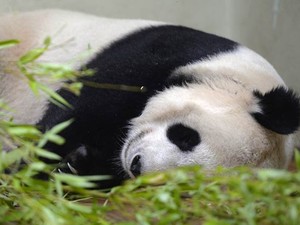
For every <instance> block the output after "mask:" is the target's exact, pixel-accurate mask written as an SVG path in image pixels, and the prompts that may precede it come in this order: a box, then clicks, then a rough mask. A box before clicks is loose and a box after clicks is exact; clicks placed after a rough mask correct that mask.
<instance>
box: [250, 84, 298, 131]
mask: <svg viewBox="0 0 300 225" xmlns="http://www.w3.org/2000/svg"><path fill="white" fill-rule="evenodd" d="M254 95H255V96H256V97H257V98H258V99H259V105H260V107H261V109H262V113H252V116H253V117H254V118H255V119H256V120H257V121H258V122H259V123H260V124H261V125H262V126H264V127H266V128H267V129H269V130H272V131H274V132H276V133H279V134H291V133H294V132H295V131H296V130H297V129H298V127H299V123H300V99H299V97H298V96H297V95H296V94H295V93H294V92H293V91H292V90H289V89H287V88H285V87H277V88H274V89H272V90H271V91H269V92H267V93H266V94H262V93H260V92H259V91H255V92H254Z"/></svg>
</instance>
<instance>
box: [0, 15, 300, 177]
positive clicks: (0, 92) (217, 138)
mask: <svg viewBox="0 0 300 225" xmlns="http://www.w3.org/2000/svg"><path fill="white" fill-rule="evenodd" d="M0 28H1V32H0V39H12V38H13V39H20V40H21V41H22V44H21V45H20V46H17V47H14V48H11V49H7V50H3V51H2V52H0V57H1V60H2V63H1V64H0V66H1V67H2V68H1V70H2V73H3V71H4V73H3V74H1V75H0V81H1V83H0V97H1V98H3V99H4V100H6V101H7V102H8V103H9V104H10V106H11V107H12V108H13V109H15V115H14V117H15V120H16V121H17V122H26V123H33V124H36V123H37V124H38V125H39V126H41V127H43V128H44V129H49V128H51V127H52V126H54V125H56V124H58V123H60V122H63V121H65V120H68V119H70V118H75V122H74V123H73V124H72V125H71V126H70V127H69V128H67V129H66V130H65V131H64V132H62V135H63V136H64V137H65V138H66V140H67V142H66V144H65V145H63V146H55V145H52V146H51V145H49V146H48V148H49V149H51V150H52V151H54V152H56V153H58V154H59V155H61V156H63V157H67V159H69V160H71V161H72V162H71V164H72V169H74V168H75V169H76V170H77V171H78V172H79V173H80V174H112V175H115V176H116V177H118V176H123V175H118V173H119V172H120V171H119V169H118V168H117V166H116V160H117V161H119V164H120V162H121V163H122V165H123V169H124V170H125V172H126V173H127V174H128V175H129V176H135V175H137V174H139V173H144V172H148V171H154V170H161V169H167V168H171V167H175V166H181V165H190V164H201V165H203V166H204V167H207V168H213V167H215V166H217V165H224V166H236V165H242V164H245V165H250V166H258V167H275V168H284V167H286V166H287V164H288V162H289V160H290V158H291V155H292V151H293V150H292V149H293V142H292V133H293V132H294V131H295V130H296V129H297V128H298V125H299V100H298V99H297V98H296V96H295V95H294V94H293V93H292V92H291V91H289V90H287V89H286V88H284V87H285V85H284V83H283V81H282V79H281V78H280V76H279V75H278V74H277V72H276V71H275V70H274V68H273V67H272V66H271V65H270V64H269V63H268V62H267V61H266V60H265V59H263V58H262V57H261V56H259V55H257V54H256V53H254V52H253V51H251V50H249V49H247V48H246V47H243V46H240V45H239V44H237V43H235V42H233V41H230V40H227V39H224V38H221V37H218V36H215V35H211V34H207V33H204V32H201V31H196V30H193V29H190V28H186V27H182V26H175V25H167V24H163V23H159V22H153V21H142V20H115V19H106V18H98V17H95V16H89V15H85V14H80V13H75V12H66V11H60V10H46V11H37V12H32V13H23V14H17V15H9V16H5V17H3V19H1V20H0ZM46 36H52V39H53V42H54V45H59V46H60V47H58V48H55V49H53V50H50V51H49V52H47V53H46V54H45V55H44V56H43V57H42V58H41V59H39V60H40V61H47V62H64V63H66V62H70V61H75V62H76V63H75V64H74V67H75V68H78V69H79V68H91V69H95V70H96V74H95V75H94V76H92V77H88V78H84V81H85V82H86V83H88V82H92V83H95V84H103V83H104V84H114V85H127V86H134V87H144V90H146V91H145V92H142V91H141V92H138V91H137V92H133V91H125V90H116V89H113V88H112V89H101V88H95V87H90V86H85V87H84V88H83V90H82V93H81V96H80V97H79V98H78V97H76V96H74V95H73V94H71V93H69V92H67V91H65V90H60V87H61V84H55V85H53V88H54V89H55V90H57V91H58V92H59V93H60V94H61V95H62V96H63V97H64V98H66V99H67V100H68V101H69V103H71V104H72V105H73V110H63V109H61V108H58V107H57V106H55V105H53V104H49V103H48V102H47V100H46V99H44V98H43V97H40V98H38V99H37V98H36V97H33V96H32V94H31V92H30V90H29V88H27V87H24V83H23V82H22V81H20V79H19V78H18V77H15V76H13V77H12V76H10V75H9V74H6V73H5V71H8V70H7V65H9V64H5V62H4V63H3V61H4V60H6V61H8V60H15V59H16V58H18V57H19V56H20V55H22V54H23V53H24V52H26V51H27V50H29V49H31V48H33V47H36V46H38V45H39V44H41V43H42V42H43V40H44V38H45V37H46ZM89 47H90V48H91V49H92V50H93V51H94V53H93V54H91V55H89V56H88V57H86V56H85V57H83V58H80V60H77V61H76V56H78V55H80V54H81V53H82V52H84V51H86V50H87V49H88V48H89ZM3 59H4V60H3ZM5 67H6V69H3V68H5ZM279 86H280V88H277V87H279ZM274 88H277V89H274ZM272 90H273V91H272ZM262 104H265V105H262ZM273 104H275V106H273ZM281 104H286V105H282V107H281ZM278 105H279V106H278ZM273 109H274V110H277V111H278V112H277V111H276V112H274V113H273V112H272V110H273ZM265 112H266V113H265ZM266 114H268V115H266ZM268 116H269V117H268ZM271 120H272V121H271ZM274 120H275V121H274ZM130 121H131V125H130V126H128V124H129V122H130ZM281 121H282V122H281ZM122 139H123V140H125V142H124V143H122V141H121V140H122ZM122 145H123V147H122ZM81 146H84V148H83V147H81ZM75 149H80V151H77V152H78V154H79V155H77V157H76V159H74V157H73V158H72V156H71V157H69V158H68V156H67V155H69V154H70V153H72V152H73V151H74V150H75ZM82 149H85V150H84V151H82ZM121 149H122V151H121V154H120V150H121ZM80 154H81V155H80ZM73 167H74V168H73Z"/></svg>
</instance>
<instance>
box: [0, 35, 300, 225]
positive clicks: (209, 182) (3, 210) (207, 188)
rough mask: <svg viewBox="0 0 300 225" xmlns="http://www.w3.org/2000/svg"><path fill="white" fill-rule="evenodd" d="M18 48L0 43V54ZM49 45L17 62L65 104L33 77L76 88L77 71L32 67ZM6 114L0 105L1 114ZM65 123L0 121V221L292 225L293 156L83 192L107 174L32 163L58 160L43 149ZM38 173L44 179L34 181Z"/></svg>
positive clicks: (295, 216) (295, 199)
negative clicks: (43, 126)
mask: <svg viewBox="0 0 300 225" xmlns="http://www.w3.org/2000/svg"><path fill="white" fill-rule="evenodd" d="M17 43H18V42H17V41H14V40H12V41H5V42H0V49H1V48H5V47H11V46H13V45H15V44H17ZM50 44H51V40H50V39H46V40H45V42H44V46H43V47H41V48H38V49H35V50H32V51H30V52H29V53H27V54H25V55H24V56H22V57H21V59H20V60H19V61H18V63H17V64H18V66H19V68H20V69H21V70H22V71H23V72H24V76H25V77H26V78H27V79H28V84H29V85H30V87H31V88H32V89H33V91H34V92H35V93H36V94H39V92H40V91H42V92H44V93H46V94H48V95H49V96H50V98H52V99H53V101H55V102H56V103H58V104H66V102H65V101H64V100H61V99H60V97H57V96H56V95H55V94H53V92H52V91H49V90H48V89H49V88H48V87H47V86H46V85H45V84H43V83H42V81H40V80H39V77H44V76H46V74H49V77H48V78H50V80H52V79H53V80H54V81H58V80H61V79H63V80H71V81H72V82H70V83H68V84H66V85H69V89H70V90H72V89H73V91H74V90H75V91H74V92H75V93H76V94H78V91H79V89H80V87H81V84H79V83H78V82H77V81H76V79H77V78H78V76H80V75H82V74H83V73H81V72H80V73H79V72H77V71H73V70H72V69H71V67H69V66H66V65H58V64H40V63H37V59H38V58H39V57H40V56H41V55H43V54H44V52H45V51H46V50H47V49H48V48H49V45H50ZM89 73H90V72H87V74H89ZM72 85H73V86H72ZM104 88H105V87H104ZM9 110H10V109H9V107H8V106H7V105H5V103H4V102H1V101H0V116H1V114H2V115H5V114H6V112H8V111H9ZM70 123H72V121H66V122H64V123H62V124H58V125H57V126H55V127H53V128H52V129H51V130H49V131H47V132H46V133H44V134H43V133H41V132H40V131H39V130H38V129H37V128H35V127H34V126H30V125H27V124H15V123H14V122H13V120H12V121H5V120H1V119H0V137H1V139H0V143H2V145H3V144H5V145H6V146H7V145H8V146H10V147H11V148H13V150H12V151H9V152H4V151H2V150H1V149H2V146H0V214H1V215H2V216H1V217H0V224H8V225H9V224H24V225H29V224H30V225H40V224H45V225H63V224H103V225H108V224H119V225H125V224H126V225H135V224H142V225H149V224H161V225H163V224H174V225H175V224H206V225H216V224H239V225H240V224H263V225H264V224H265V225H269V224H289V225H293V224H295V225H296V224H299V221H300V213H299V212H300V192H299V187H300V171H299V168H300V156H299V153H298V152H296V157H295V158H296V164H297V166H298V171H297V172H288V171H283V170H273V169H249V168H243V167H241V168H234V169H223V168H218V169H216V170H215V171H210V172H209V173H208V172H207V171H206V172H205V171H203V170H202V169H201V168H199V167H197V166H195V167H187V168H178V169H175V170H171V171H167V172H162V173H155V174H148V175H144V176H140V177H138V178H137V179H135V180H130V181H128V182H126V183H125V184H124V185H122V186H119V187H115V188H113V189H112V190H110V191H109V192H103V191H100V190H93V189H87V188H93V187H94V183H93V181H95V180H101V179H108V177H106V176H89V177H79V176H75V175H70V174H60V173H57V172H56V170H55V168H54V166H52V165H48V164H45V163H44V162H42V161H41V160H39V157H44V158H48V159H59V158H60V157H59V156H57V155H55V154H54V153H51V152H48V151H46V150H45V149H43V146H45V144H46V143H47V142H48V141H51V142H55V143H57V144H62V143H64V139H63V138H62V137H60V136H59V135H58V133H59V132H60V131H61V130H63V129H64V128H65V127H67V126H68V125H69V124H70ZM21 162H25V163H26V164H25V165H23V164H22V165H21ZM6 170H10V174H7V173H5V171H6ZM40 172H43V173H45V174H47V175H48V176H49V180H40V179H37V178H36V175H37V174H38V173H40Z"/></svg>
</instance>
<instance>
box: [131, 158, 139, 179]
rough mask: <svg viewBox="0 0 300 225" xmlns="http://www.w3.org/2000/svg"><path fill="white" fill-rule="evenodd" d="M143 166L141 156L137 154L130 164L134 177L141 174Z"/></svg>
mask: <svg viewBox="0 0 300 225" xmlns="http://www.w3.org/2000/svg"><path fill="white" fill-rule="evenodd" d="M141 167H142V164H141V156H140V155H136V156H135V157H134V158H133V160H132V162H131V164H130V172H131V173H132V175H133V176H134V177H136V176H138V175H140V174H141Z"/></svg>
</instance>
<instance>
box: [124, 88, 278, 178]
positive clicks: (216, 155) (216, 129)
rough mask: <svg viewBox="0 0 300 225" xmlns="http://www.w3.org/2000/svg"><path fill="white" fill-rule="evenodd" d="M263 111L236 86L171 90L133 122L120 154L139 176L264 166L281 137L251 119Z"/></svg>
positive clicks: (153, 100)
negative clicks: (176, 169)
mask: <svg viewBox="0 0 300 225" xmlns="http://www.w3.org/2000/svg"><path fill="white" fill-rule="evenodd" d="M259 110H260V109H259V107H258V104H257V100H256V99H255V98H254V96H253V94H252V92H251V91H249V90H246V88H244V87H242V86H239V85H236V84H234V83H233V82H232V83H225V84H220V86H218V85H217V86H211V85H207V84H206V85H205V84H194V85H189V86H186V87H173V88H170V89H167V90H165V91H163V92H161V93H159V94H157V95H156V96H155V97H153V98H151V99H150V100H149V102H148V104H147V106H146V107H145V109H144V111H143V113H142V114H141V115H140V116H139V117H137V118H135V119H134V120H133V121H132V126H131V129H130V132H129V135H128V138H127V140H126V141H125V144H124V147H123V149H122V153H121V160H122V164H123V168H124V169H125V171H126V172H127V173H128V174H129V176H131V177H134V176H136V175H138V174H140V173H146V172H150V171H158V170H165V169H168V168H173V167H178V166H186V165H195V164H198V165H202V166H203V167H205V168H213V167H216V166H218V165H223V166H236V165H242V164H243V165H251V166H261V164H263V163H266V162H265V160H266V155H268V154H269V153H270V152H271V151H272V152H275V153H276V152H277V154H278V151H279V150H276V148H280V147H277V146H276V142H277V139H278V138H279V137H277V136H276V134H274V133H272V132H269V131H267V130H266V129H263V128H262V127H261V126H260V125H259V124H258V123H257V122H256V121H255V119H254V118H253V117H252V116H251V113H252V112H258V111H259ZM272 155H273V153H272ZM278 161H280V160H279V159H277V158H276V157H275V158H274V159H272V161H271V163H273V164H274V165H272V166H274V167H279V166H282V165H278V163H279V162H278ZM267 163H270V162H267ZM269 166H271V165H269Z"/></svg>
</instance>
